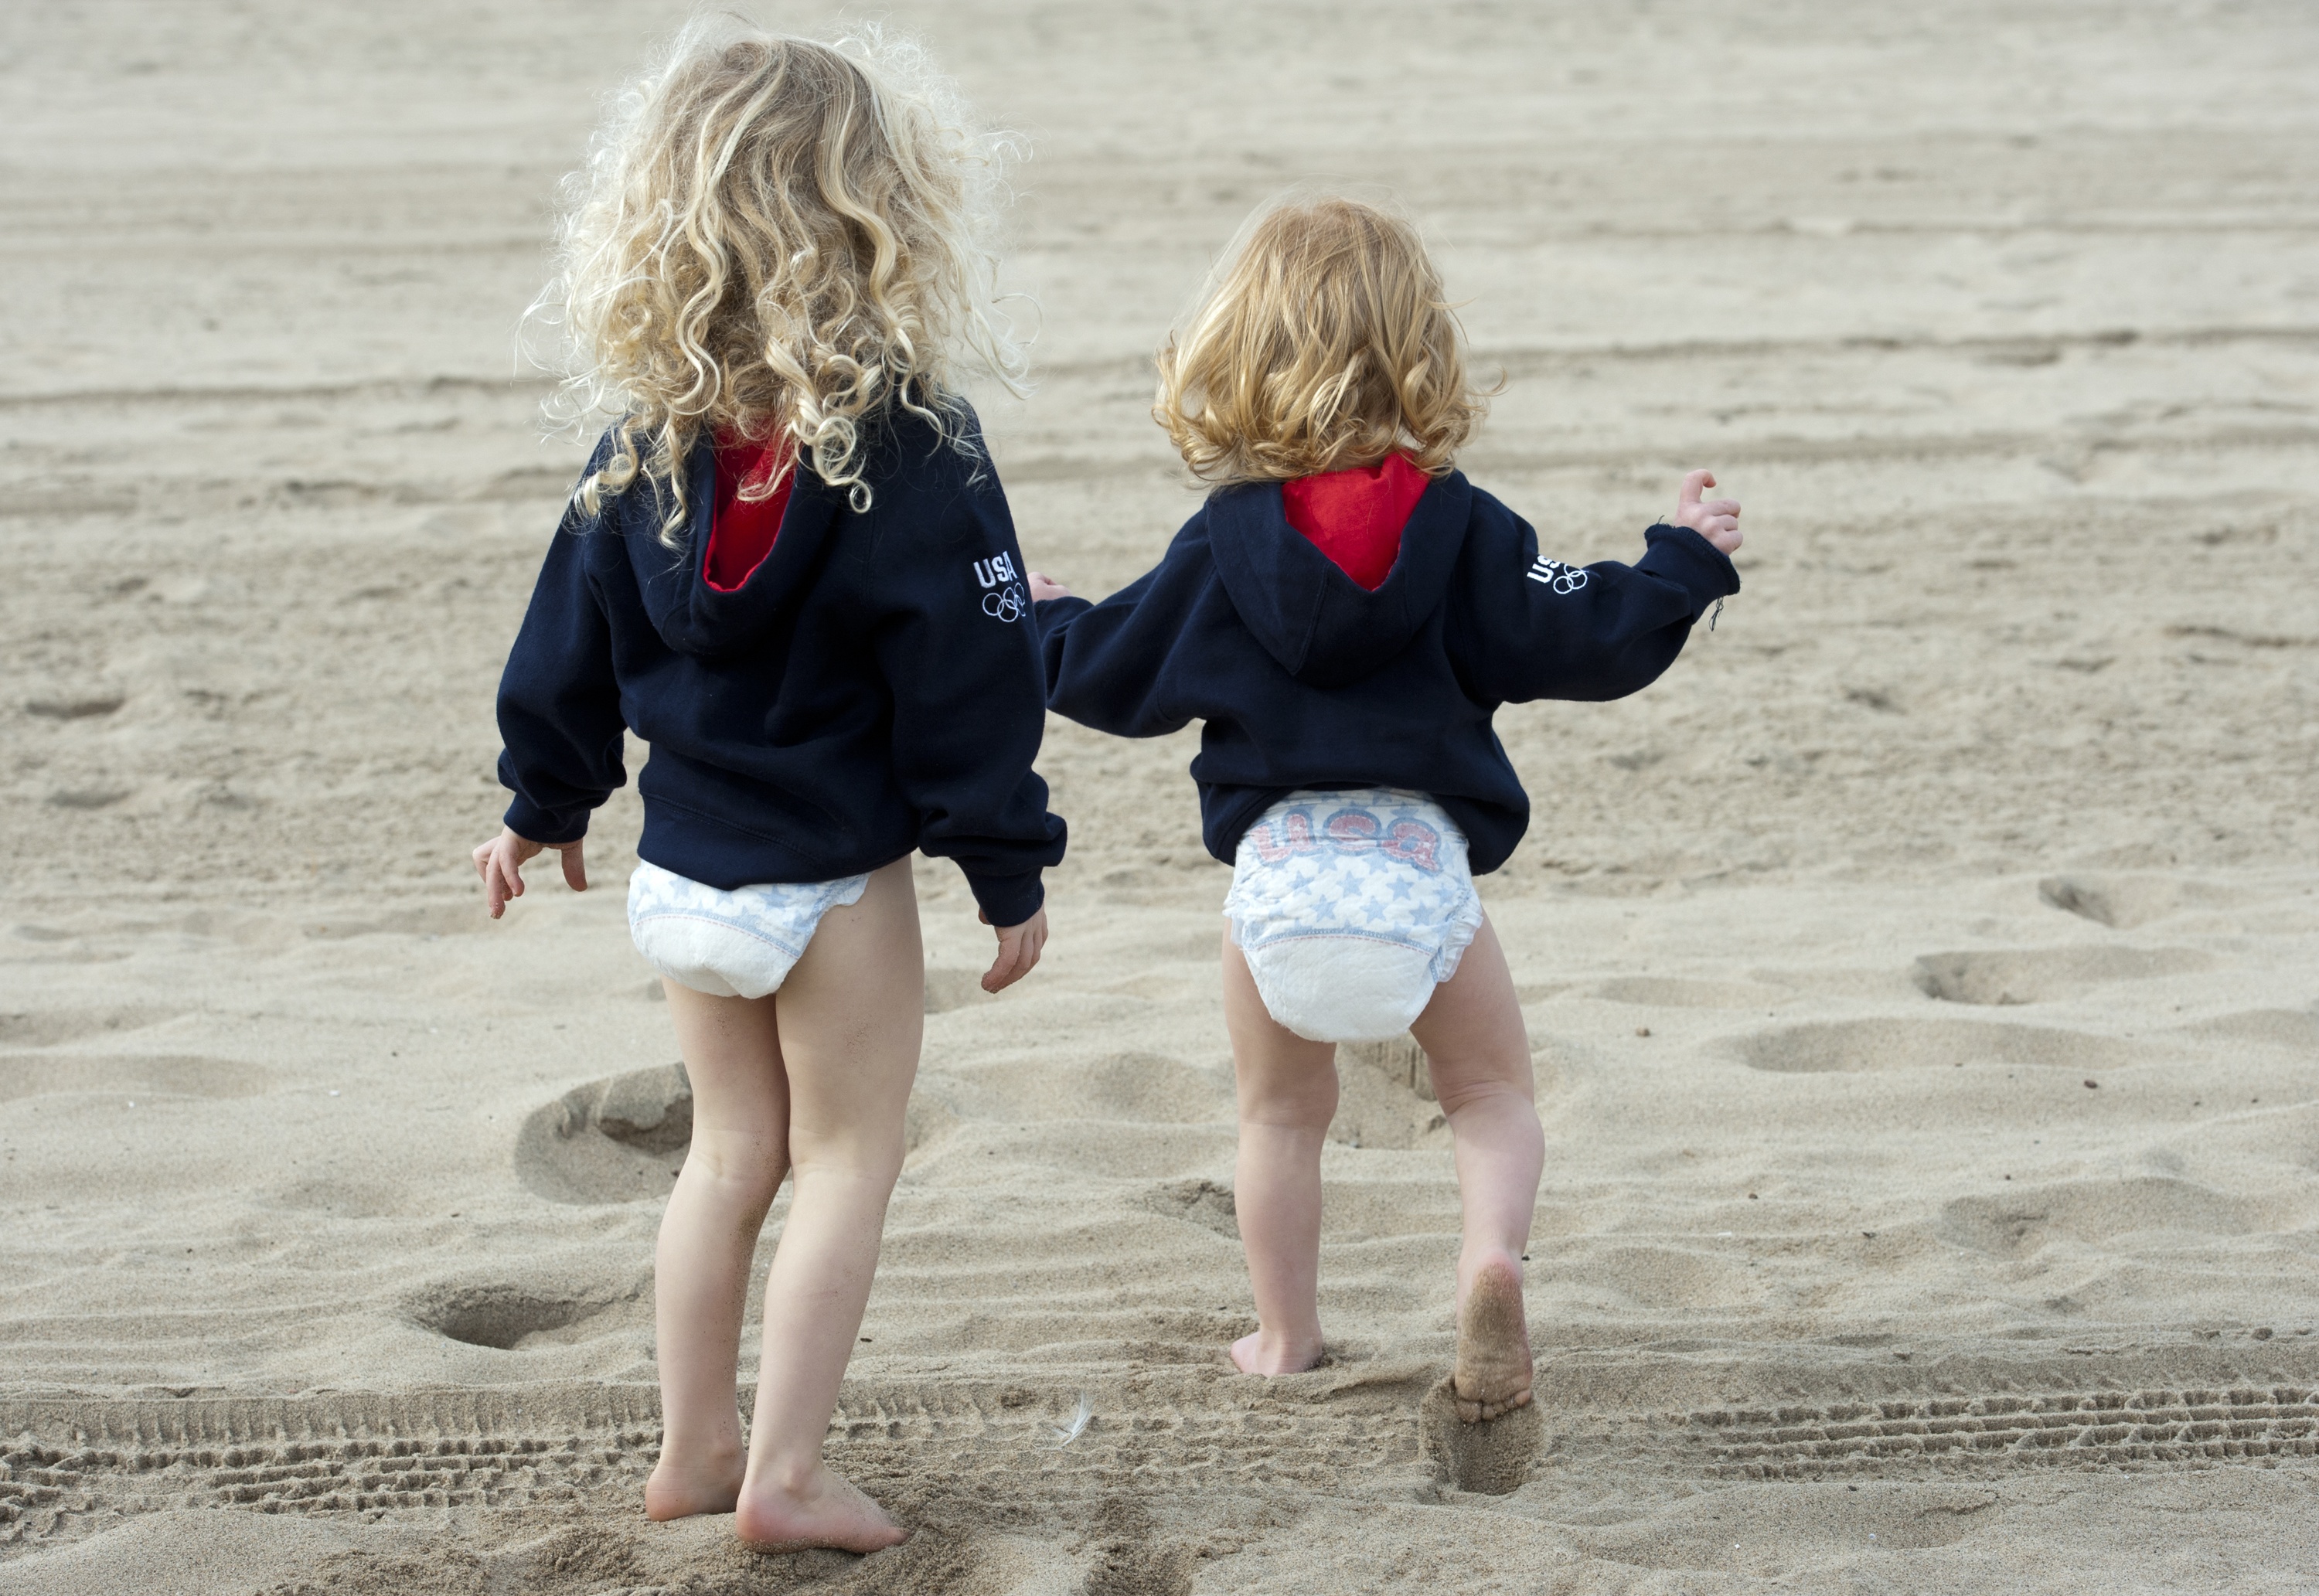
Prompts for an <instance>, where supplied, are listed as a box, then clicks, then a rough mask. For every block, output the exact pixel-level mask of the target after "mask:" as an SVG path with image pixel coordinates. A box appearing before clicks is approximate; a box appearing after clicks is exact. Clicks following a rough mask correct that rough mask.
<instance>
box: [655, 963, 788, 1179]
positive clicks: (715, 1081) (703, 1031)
mask: <svg viewBox="0 0 2319 1596" xmlns="http://www.w3.org/2000/svg"><path fill="white" fill-rule="evenodd" d="M662 986H663V988H664V989H665V990H666V991H667V993H668V1014H669V1018H670V1019H671V1020H672V1021H673V1022H674V1023H675V1025H676V1041H677V1048H678V1050H680V1051H681V1053H682V1054H683V1055H684V1073H685V1077H686V1078H687V1079H688V1080H689V1081H690V1083H691V1086H692V1151H691V1154H690V1155H689V1156H694V1157H699V1158H701V1159H704V1160H705V1161H707V1162H708V1164H709V1165H710V1167H711V1169H712V1172H714V1173H719V1174H722V1173H735V1174H737V1173H740V1172H741V1167H742V1166H743V1165H744V1164H748V1163H762V1161H763V1160H765V1159H772V1160H774V1161H776V1162H778V1161H779V1160H780V1159H782V1158H783V1157H784V1156H785V1154H784V1151H783V1149H784V1148H785V1146H786V1145H787V1143H788V1141H789V1083H788V1079H787V1077H786V1074H785V1072H784V1070H783V1069H782V1059H781V1034H780V1031H779V1028H778V1026H777V1024H776V1022H775V1017H774V1014H773V1000H772V999H771V998H770V997H712V996H709V995H708V993H706V992H695V991H694V990H692V988H690V987H681V986H679V985H677V984H676V983H675V982H674V981H663V983H662ZM727 1165H731V1166H733V1167H732V1168H729V1169H728V1168H726V1166H727Z"/></svg>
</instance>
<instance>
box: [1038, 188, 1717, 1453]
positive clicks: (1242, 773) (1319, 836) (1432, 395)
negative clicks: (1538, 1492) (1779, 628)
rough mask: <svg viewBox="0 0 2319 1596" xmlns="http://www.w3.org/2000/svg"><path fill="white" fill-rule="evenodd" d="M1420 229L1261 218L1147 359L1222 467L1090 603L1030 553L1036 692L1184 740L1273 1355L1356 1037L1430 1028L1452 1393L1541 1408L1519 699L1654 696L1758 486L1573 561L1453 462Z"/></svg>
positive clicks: (1694, 499)
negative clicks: (1443, 1120)
mask: <svg viewBox="0 0 2319 1596" xmlns="http://www.w3.org/2000/svg"><path fill="white" fill-rule="evenodd" d="M1459 336H1460V335H1459V330H1458V327H1457V318H1456V316H1455V313H1454V312H1453V311H1452V308H1451V306H1450V304H1449V302H1448V300H1447V298H1446V297H1445V296H1444V294H1443V292H1442V288H1441V282H1440V277H1439V274H1438V273H1437V272H1436V271H1435V270H1434V267H1433V263H1432V261H1431V260H1430V258H1429V257H1428V256H1427V254H1426V250H1425V245H1424V241H1423V239H1421V237H1420V236H1419V234H1418V232H1417V230H1416V229H1415V228H1414V227H1412V225H1411V224H1410V223H1409V222H1408V221H1406V220H1405V219H1404V218H1403V217H1401V216H1399V215H1398V214H1396V213H1395V212H1393V211H1392V210H1390V209H1388V208H1387V207H1385V206H1384V205H1381V204H1376V203H1367V202H1364V201H1361V200H1357V199H1349V198H1341V197H1319V198H1298V199H1293V200H1290V201H1287V202H1284V203H1279V204H1277V205H1275V206H1273V207H1271V208H1269V209H1268V210H1266V211H1263V212H1259V214H1258V215H1257V216H1256V217H1255V218H1254V219H1253V220H1252V221H1251V222H1250V225H1249V226H1248V227H1247V228H1246V229H1245V230H1243V233H1242V236H1241V240H1240V241H1239V242H1238V244H1237V245H1236V246H1235V248H1234V249H1233V250H1232V252H1231V253H1230V254H1229V255H1228V256H1227V257H1226V260H1225V263H1224V264H1223V266H1222V267H1221V268H1220V269H1219V270H1218V271H1217V273H1216V274H1215V275H1214V277H1213V278H1212V279H1211V282H1210V284H1209V288H1208V292H1207V293H1206V294H1205V297H1204V298H1203V300H1202V302H1201V303H1200V305H1199V307H1198V309H1197V310H1196V311H1195V312H1194V313H1193V314H1192V316H1191V317H1190V319H1189V320H1187V323H1186V324H1185V326H1184V327H1183V328H1182V329H1180V330H1179V332H1178V334H1177V335H1176V336H1175V337H1173V338H1170V339H1169V343H1168V345H1167V347H1165V348H1163V349H1162V350H1161V351H1160V356H1159V365H1160V390H1159V397H1158V401H1157V402H1156V403H1155V405H1154V407H1153V410H1152V415H1153V417H1154V419H1157V420H1158V421H1159V422H1160V425H1161V426H1163V427H1164V428H1167V430H1168V435H1169V437H1170V438H1171V439H1173V440H1174V442H1175V445H1176V447H1177V449H1178V451H1179V452H1180V453H1181V454H1182V455H1183V457H1184V462H1185V464H1187V466H1189V467H1190V468H1191V470H1192V472H1193V473H1194V475H1195V476H1196V477H1198V478H1201V479H1203V480H1205V481H1206V482H1209V483H1211V484H1213V487H1212V489H1211V491H1210V492H1209V494H1208V496H1207V500H1206V502H1205V504H1204V505H1203V506H1202V507H1201V509H1199V511H1198V512H1197V513H1196V514H1195V515H1194V516H1193V517H1192V518H1191V519H1190V520H1189V521H1188V522H1187V523H1186V524H1185V526H1184V528H1183V530H1182V531H1181V532H1179V533H1178V534H1177V537H1176V540H1175V542H1174V543H1173V544H1171V545H1170V546H1169V549H1168V552H1167V554H1166V555H1165V556H1164V557H1163V558H1162V559H1161V561H1160V564H1159V565H1158V566H1157V567H1156V568H1155V569H1153V570H1152V571H1150V572H1149V573H1146V574H1145V575H1143V576H1142V577H1141V578H1139V579H1138V580H1136V581H1135V582H1131V583H1129V584H1128V585H1127V586H1126V587H1124V588H1123V589H1121V590H1120V591H1118V592H1116V593H1114V594H1113V595H1112V596H1111V597H1110V598H1108V599H1106V600H1104V601H1103V602H1102V603H1100V604H1094V605H1090V604H1088V603H1087V601H1086V600H1081V599H1076V598H1073V597H1071V596H1070V595H1069V592H1068V591H1066V590H1064V589H1063V588H1062V587H1060V585H1059V584H1056V583H1054V582H1050V581H1048V580H1047V579H1046V578H1045V577H1043V576H1042V575H1041V574H1040V573H1036V572H1033V573H1032V576H1031V592H1032V596H1033V599H1034V600H1036V601H1037V607H1038V619H1039V625H1040V629H1041V634H1042V646H1043V649H1044V652H1045V658H1046V667H1047V681H1048V699H1047V701H1048V706H1049V708H1052V709H1055V710H1058V711H1060V713H1062V714H1064V715H1067V716H1069V717H1071V718H1072V719H1074V720H1078V721H1080V722H1082V723H1084V724H1086V725H1087V726H1094V727H1096V729H1098V730H1102V731H1108V732H1112V733H1115V734H1117V735H1121V736H1130V737H1148V736H1158V735H1164V734H1167V733H1169V732H1173V731H1176V730H1178V728H1180V727H1182V726H1185V725H1187V723H1188V722H1190V721H1192V720H1195V719H1197V720H1201V721H1204V722H1205V727H1204V729H1203V731H1202V733H1201V738H1200V753H1199V757H1198V758H1196V759H1195V760H1194V761H1193V762H1192V777H1193V780H1195V781H1196V783H1197V785H1198V789H1199V794H1200V808H1201V816H1202V822H1203V827H1202V829H1203V832H1204V834H1205V841H1206V843H1207V846H1208V850H1209V852H1211V853H1213V854H1214V855H1215V857H1216V858H1218V859H1220V860H1222V861H1224V862H1226V863H1228V864H1230V865H1232V888H1231V890H1230V891H1229V892H1228V893H1227V894H1226V896H1225V898H1224V914H1225V915H1226V917H1227V929H1226V932H1225V935H1224V941H1223V979H1224V1021H1225V1025H1226V1028H1227V1029H1228V1030H1229V1032H1231V1036H1232V1059H1233V1064H1234V1068H1235V1069H1236V1072H1237V1074H1238V1078H1239V1088H1240V1091H1239V1097H1240V1158H1239V1168H1238V1173H1237V1176H1236V1178H1235V1183H1234V1189H1233V1205H1234V1207H1235V1209H1236V1210H1237V1212H1238V1213H1239V1217H1240V1231H1241V1240H1242V1241H1243V1243H1244V1244H1245V1246H1246V1248H1247V1251H1248V1267H1249V1278H1250V1285H1251V1287H1252V1288H1253V1291H1254V1294H1255V1298H1256V1308H1257V1320H1258V1325H1257V1329H1256V1330H1254V1331H1253V1332H1251V1333H1250V1334H1249V1335H1247V1336H1244V1337H1242V1338H1241V1339H1240V1340H1238V1341H1236V1342H1235V1343H1233V1345H1232V1361H1233V1362H1234V1363H1235V1364H1236V1365H1237V1366H1239V1367H1240V1368H1241V1369H1242V1370H1244V1371H1246V1372H1248V1373H1250V1374H1259V1375H1277V1374H1286V1373H1291V1372H1294V1371H1295V1370H1299V1369H1306V1368H1310V1367H1312V1366H1313V1365H1314V1364H1315V1363H1317V1362H1319V1361H1320V1359H1321V1357H1322V1352H1323V1340H1322V1330H1321V1317H1320V1302H1319V1281H1320V1249H1321V1150H1322V1144H1323V1142H1324V1141H1325V1140H1326V1138H1327V1134H1328V1129H1329V1123H1330V1121H1331V1118H1332V1117H1333V1115H1334V1114H1335V1112H1336V1106H1337V1075H1336V1069H1335V1051H1336V1044H1337V1043H1339V1042H1346V1041H1382V1040H1385V1039H1388V1038H1391V1037H1395V1036H1398V1035H1400V1034H1402V1033H1403V1032H1404V1031H1406V1032H1411V1033H1412V1034H1413V1035H1414V1036H1415V1038H1416V1040H1417V1041H1418V1042H1419V1043H1420V1045H1421V1046H1422V1047H1423V1049H1424V1050H1425V1056H1426V1059H1427V1063H1428V1066H1429V1068H1430V1070H1431V1072H1432V1079H1433V1088H1434V1095H1435V1096H1436V1097H1437V1098H1438V1099H1439V1103H1440V1107H1441V1112H1442V1114H1444V1115H1445V1116H1447V1118H1448V1123H1449V1130H1450V1134H1451V1136H1452V1138H1453V1140H1454V1142H1455V1148H1456V1157H1457V1183H1458V1190H1459V1195H1460V1200H1461V1202H1462V1204H1463V1207H1464V1241H1463V1244H1462V1246H1461V1248H1460V1250H1459V1254H1458V1259H1457V1292H1456V1305H1455V1319H1456V1324H1457V1361H1456V1366H1455V1369H1454V1372H1453V1374H1452V1381H1453V1384H1454V1388H1455V1394H1456V1399H1457V1411H1458V1414H1459V1416H1460V1417H1461V1418H1463V1419H1465V1420H1468V1421H1469V1422H1478V1421H1481V1420H1490V1419H1494V1418H1496V1417H1498V1416H1499V1415H1500V1414H1502V1413H1504V1412H1507V1411H1511V1410H1512V1409H1514V1408H1517V1407H1520V1406H1522V1405H1523V1404H1525V1403H1527V1402H1529V1400H1530V1381H1531V1363H1530V1349H1529V1329H1528V1320H1527V1315H1526V1314H1525V1312H1524V1310H1523V1305H1522V1252H1523V1249H1524V1247H1525V1246H1526V1245H1527V1243H1528V1241H1529V1225H1530V1214H1531V1211H1532V1209H1533V1207H1534V1206H1535V1205H1536V1203H1537V1199H1538V1176H1539V1172H1540V1169H1541V1168H1542V1165H1543V1160H1544V1156H1545V1144H1544V1138H1543V1135H1542V1133H1541V1132H1540V1129H1539V1125H1538V1112H1537V1107H1536V1104H1535V1101H1534V1096H1533V1084H1532V1078H1531V1072H1530V1052H1529V1036H1528V1033H1527V1032H1526V1031H1525V1029H1524V1026H1523V1023H1522V1014H1521V1005H1520V1000H1519V999H1518V998H1517V997H1516V996H1515V994H1514V987H1513V980H1512V978H1511V975H1510V974H1509V973H1508V969H1507V966H1506V960H1505V955H1504V953H1503V951H1502V950H1501V948H1500V947H1499V945H1498V941H1497V936H1496V933H1495V932H1494V931H1493V929H1492V928H1491V925H1490V922H1489V916H1488V915H1485V914H1484V912H1483V908H1482V904H1481V900H1480V898H1479V897H1478V896H1477V895H1476V893H1475V888H1474V878H1475V876H1477V875H1483V874H1486V873H1487V872H1489V871H1491V870H1495V869H1497V868H1498V866H1499V865H1501V864H1502V863H1503V862H1504V861H1505V860H1506V858H1507V857H1508V856H1509V855H1510V854H1511V852H1513V849H1514V846H1515V844H1516V843H1518V842H1519V841H1520V838H1521V834H1522V832H1523V830H1524V829H1525V827H1526V826H1527V825H1528V824H1529V798H1528V797H1527V795H1526V794H1525V793H1524V792H1523V790H1522V786H1521V782H1520V778H1519V777H1517V776H1516V774H1515V772H1514V769H1513V766H1512V763H1511V762H1510V761H1509V760H1508V759H1507V757H1506V753H1505V750H1504V748H1503V747H1502V745H1501V744H1499V742H1498V739H1497V737H1496V735H1495V734H1494V733H1493V731H1492V729H1491V724H1490V723H1491V717H1493V715H1494V714H1495V712H1496V710H1497V708H1498V706H1499V705H1500V704H1502V703H1508V702H1519V701H1523V700H1527V699H1541V698H1558V699H1613V698H1618V697H1620V696H1621V695H1623V694H1627V693H1630V692H1634V691H1636V690H1639V689H1641V688H1643V687H1645V686H1647V685H1648V684H1649V683H1650V682H1651V681H1654V680H1656V678H1657V677H1658V675H1659V674H1660V673H1661V672H1664V671H1665V669H1666V668H1667V667H1668V666H1669V665H1670V664H1672V663H1674V658H1675V655H1676V654H1678V653H1679V652H1680V651H1681V650H1682V647H1683V642H1684V640H1685V638H1686V637H1688V636H1689V635H1690V632H1691V628H1692V625H1693V623H1695V622H1696V621H1697V620H1698V618H1700V616H1701V614H1702V613H1703V612H1704V611H1705V609H1707V607H1708V606H1710V605H1711V604H1713V603H1715V602H1717V601H1718V600H1720V599H1721V598H1722V597H1723V596H1724V595H1726V594H1728V593H1732V592H1736V591H1738V587H1739V578H1738V574H1737V572H1736V571H1735V570H1734V569H1733V568H1732V564H1731V561H1730V559H1729V557H1728V556H1729V555H1730V553H1731V552H1732V551H1733V550H1735V549H1737V547H1738V546H1739V525H1738V518H1739V506H1738V505H1737V503H1734V502H1733V501H1731V500H1710V501H1708V502H1705V503H1702V502H1701V500H1700V491H1701V489H1702V488H1704V487H1707V486H1711V485H1712V484H1713V482H1714V480H1715V479H1714V477H1713V476H1712V475H1710V473H1707V472H1704V471H1697V472H1693V473H1691V474H1690V475H1689V476H1688V477H1687V478H1685V479H1684V482H1683V489H1682V491H1681V493H1680V494H1679V496H1678V504H1677V508H1676V509H1675V512H1674V515H1673V516H1672V517H1671V518H1670V519H1669V520H1668V521H1667V522H1665V523H1662V524H1659V525H1655V526H1653V527H1650V528H1649V529H1648V530H1647V532H1646V533H1645V534H1644V537H1645V539H1646V541H1647V546H1648V547H1647V552H1646V553H1645V554H1644V555H1643V557H1642V558H1641V559H1640V560H1639V561H1638V562H1637V563H1636V564H1633V565H1632V566H1628V565H1622V564H1617V563H1616V562H1612V561H1602V562H1599V563H1597V564H1592V565H1584V566H1579V565H1570V564H1564V563H1563V562H1562V561H1559V560H1556V559H1550V558H1548V557H1547V556H1546V555H1542V554H1540V553H1539V551H1538V537H1537V534H1536V533H1535V532H1534V531H1532V529H1531V528H1530V527H1529V523H1528V522H1526V521H1523V520H1522V519H1520V518H1519V517H1517V516H1516V515H1514V514H1513V512H1512V511H1511V510H1509V509H1506V507H1505V506H1504V505H1502V504H1501V503H1499V502H1498V500H1495V499H1493V498H1492V497H1491V496H1490V495H1489V494H1487V493H1484V492H1483V491H1481V490H1480V489H1478V488H1476V487H1475V486H1474V485H1473V484H1472V483H1470V482H1467V481H1466V477H1465V475H1464V473H1461V472H1459V471H1458V470H1457V466H1456V457H1457V450H1458V448H1459V447H1460V446H1462V445H1463V444H1464V443H1465V442H1466V439H1467V438H1468V437H1470V435H1471V434H1472V432H1473V430H1474V428H1475V425H1476V424H1477V423H1478V422H1479V421H1480V419H1481V418H1482V415H1483V411H1484V403H1483V399H1482V396H1481V395H1479V394H1478V393H1476V392H1475V391H1474V390H1473V389H1472V387H1471V386H1470V385H1469V383H1468V382H1467V378H1466V360H1465V356H1464V353H1463V351H1462V350H1461V348H1460V345H1459Z"/></svg>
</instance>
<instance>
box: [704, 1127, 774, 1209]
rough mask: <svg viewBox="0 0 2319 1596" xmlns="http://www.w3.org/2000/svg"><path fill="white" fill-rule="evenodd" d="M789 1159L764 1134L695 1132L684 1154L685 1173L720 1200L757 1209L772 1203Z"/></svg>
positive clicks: (769, 1206) (736, 1205)
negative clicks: (745, 1134) (739, 1134)
mask: <svg viewBox="0 0 2319 1596" xmlns="http://www.w3.org/2000/svg"><path fill="white" fill-rule="evenodd" d="M787 1167H788V1159H787V1157H786V1155H785V1154H784V1152H783V1150H782V1149H781V1145H780V1144H779V1143H778V1142H775V1141H771V1139H769V1138H765V1137H756V1136H736V1135H730V1134H717V1133H702V1132H697V1131H696V1132H694V1135H693V1138H692V1145H691V1146H690V1148H689V1149H687V1150H686V1152H685V1155H684V1173H685V1175H686V1176H687V1177H690V1178H691V1179H692V1180H693V1181H694V1182H695V1183H696V1184H698V1185H699V1186H704V1187H706V1188H707V1189H708V1191H709V1192H711V1193H713V1194H714V1195H716V1196H717V1198H718V1199H719V1200H720V1201H722V1202H725V1203H727V1204H732V1205H734V1206H735V1207H740V1208H754V1209H757V1210H760V1211H762V1210H764V1209H768V1208H771V1206H772V1205H773V1196H774V1194H776V1193H777V1192H779V1191H780V1190H781V1177H782V1176H783V1174H785V1173H786V1172H787Z"/></svg>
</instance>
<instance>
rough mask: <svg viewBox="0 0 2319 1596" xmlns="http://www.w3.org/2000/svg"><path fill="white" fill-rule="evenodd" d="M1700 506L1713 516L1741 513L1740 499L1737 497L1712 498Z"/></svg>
mask: <svg viewBox="0 0 2319 1596" xmlns="http://www.w3.org/2000/svg"><path fill="white" fill-rule="evenodd" d="M1699 508H1700V509H1703V510H1705V511H1706V512H1707V513H1708V514H1709V515H1711V516H1736V515H1737V514H1738V513H1739V501H1738V500H1737V499H1710V500H1708V501H1707V502H1706V503H1704V504H1702V505H1701V506H1700V507H1699Z"/></svg>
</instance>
